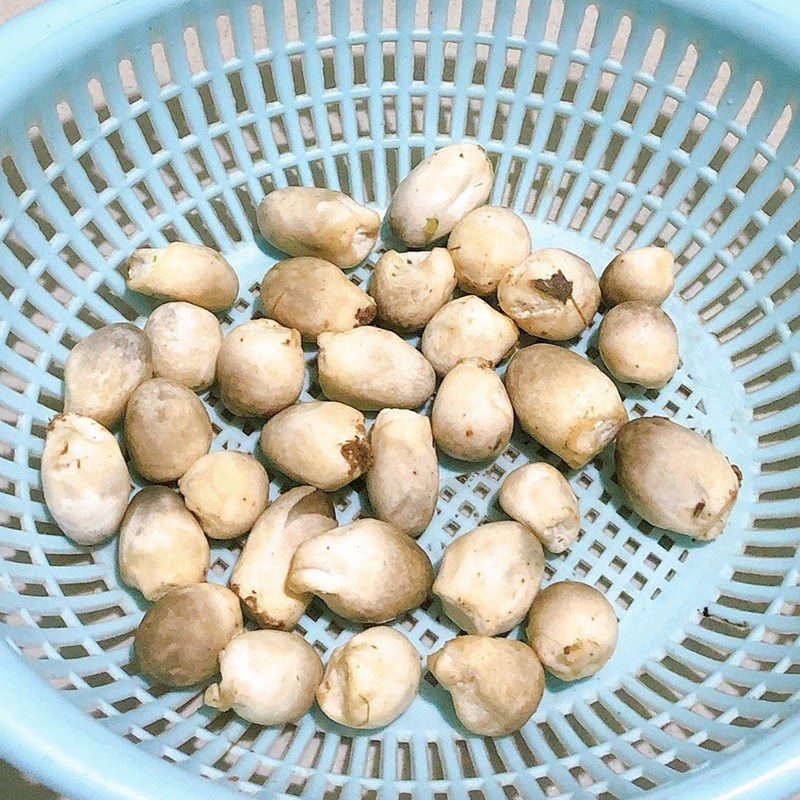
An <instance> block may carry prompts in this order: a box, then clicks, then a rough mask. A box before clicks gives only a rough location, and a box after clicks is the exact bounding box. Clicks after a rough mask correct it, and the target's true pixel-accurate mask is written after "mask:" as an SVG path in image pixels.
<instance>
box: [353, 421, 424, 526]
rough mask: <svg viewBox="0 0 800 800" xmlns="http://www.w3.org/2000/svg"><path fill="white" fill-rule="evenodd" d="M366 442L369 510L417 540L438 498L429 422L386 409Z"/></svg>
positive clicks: (375, 423)
mask: <svg viewBox="0 0 800 800" xmlns="http://www.w3.org/2000/svg"><path fill="white" fill-rule="evenodd" d="M369 441H370V447H371V448H372V466H371V467H370V469H369V472H368V473H367V479H366V482H367V494H368V495H369V503H370V505H371V506H372V510H373V511H374V512H375V515H376V516H377V517H378V519H380V520H382V521H383V522H388V523H389V524H390V525H393V526H394V527H395V528H397V529H398V530H399V531H402V532H403V533H405V534H407V535H408V536H413V537H414V538H416V537H418V536H420V535H421V534H422V533H423V531H424V530H425V529H426V528H427V527H428V525H429V523H430V521H431V520H432V519H433V515H434V514H435V513H436V501H437V500H438V498H439V462H438V460H437V458H436V448H434V446H433V436H432V434H431V423H430V421H429V420H428V418H427V417H424V416H423V415H422V414H416V413H414V412H413V411H405V410H398V409H393V408H387V409H384V410H383V411H381V413H380V414H378V416H377V418H376V419H375V422H374V424H373V426H372V429H371V430H370V432H369Z"/></svg>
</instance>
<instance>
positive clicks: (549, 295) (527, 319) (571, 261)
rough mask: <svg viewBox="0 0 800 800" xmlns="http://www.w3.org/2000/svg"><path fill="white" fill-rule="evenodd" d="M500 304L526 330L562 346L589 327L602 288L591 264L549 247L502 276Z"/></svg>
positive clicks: (499, 294)
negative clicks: (557, 342) (560, 343)
mask: <svg viewBox="0 0 800 800" xmlns="http://www.w3.org/2000/svg"><path fill="white" fill-rule="evenodd" d="M497 299H498V301H499V303H500V308H502V309H503V311H505V313H506V314H508V316H509V317H511V319H513V320H514V322H516V323H517V325H519V327H520V328H522V330H524V331H527V332H528V333H530V334H532V335H533V336H538V337H539V338H540V339H549V340H550V341H559V342H560V341H563V340H565V339H572V338H573V337H575V336H577V335H578V334H579V333H581V332H582V331H584V330H586V328H588V327H589V325H590V324H591V322H592V319H593V318H594V315H595V314H596V313H597V309H598V308H599V307H600V284H599V283H598V282H597V277H596V276H595V274H594V271H593V270H592V268H591V266H590V265H589V262H588V261H585V260H584V259H582V258H580V257H579V256H576V255H575V254H574V253H569V252H567V251H566V250H559V249H558V248H555V247H548V248H546V249H544V250H535V251H534V252H533V253H531V254H530V256H528V258H526V259H525V260H524V261H523V262H522V263H520V264H517V266H515V267H512V268H511V269H509V270H508V271H507V272H506V273H505V274H504V275H503V277H502V279H501V281H500V284H499V285H498V287H497Z"/></svg>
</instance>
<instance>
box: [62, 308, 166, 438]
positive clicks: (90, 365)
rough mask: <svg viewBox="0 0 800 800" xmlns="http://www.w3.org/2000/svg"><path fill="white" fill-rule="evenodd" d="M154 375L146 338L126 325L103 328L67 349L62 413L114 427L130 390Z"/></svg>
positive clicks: (120, 323)
mask: <svg viewBox="0 0 800 800" xmlns="http://www.w3.org/2000/svg"><path fill="white" fill-rule="evenodd" d="M152 374H153V361H152V355H151V351H150V344H149V342H148V340H147V337H146V336H145V335H144V334H143V333H142V332H141V331H140V330H139V329H138V328H137V327H136V326H135V325H129V324H128V323H127V322H117V323H114V324H113V325H106V326H105V327H103V328H100V329H98V330H96V331H94V332H93V333H91V334H89V336H87V337H86V338H85V339H81V341H79V342H78V343H77V344H76V345H75V346H74V347H73V348H72V350H70V352H69V355H68V356H67V363H66V365H65V366H64V412H65V413H72V414H80V415H81V416H84V417H91V418H92V419H95V420H97V422H99V423H100V424H101V425H105V426H106V428H113V427H114V426H115V425H116V424H117V423H118V422H119V421H120V420H121V419H122V417H123V415H124V414H125V407H126V406H127V405H128V400H129V399H130V396H131V395H132V394H133V390H134V389H135V388H136V387H137V386H138V385H139V384H140V383H142V382H143V381H146V380H147V379H148V378H149V377H150V376H151V375H152Z"/></svg>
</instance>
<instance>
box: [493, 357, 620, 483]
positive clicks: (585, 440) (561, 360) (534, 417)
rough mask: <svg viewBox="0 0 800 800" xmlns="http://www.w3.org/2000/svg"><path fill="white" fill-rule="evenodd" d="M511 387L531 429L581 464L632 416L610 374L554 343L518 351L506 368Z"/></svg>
mask: <svg viewBox="0 0 800 800" xmlns="http://www.w3.org/2000/svg"><path fill="white" fill-rule="evenodd" d="M506 389H507V390H508V396H509V397H510V398H511V404H512V405H513V406H514V411H515V412H516V414H517V417H518V418H519V421H520V424H521V425H522V427H523V428H524V429H525V431H527V432H528V433H529V434H530V435H531V436H533V438H534V439H536V441H538V442H540V443H541V444H543V445H544V446H545V447H546V448H547V449H548V450H551V451H552V452H554V453H555V454H556V455H557V456H560V457H561V458H563V459H564V461H566V462H567V464H569V465H570V466H571V467H574V468H576V469H577V468H578V467H582V466H583V465H584V464H586V463H587V462H589V461H591V459H593V458H594V457H595V456H596V455H597V454H598V453H599V452H600V451H601V450H602V449H603V448H604V447H605V446H606V445H607V444H608V443H609V442H610V441H611V440H612V439H613V438H614V437H615V436H616V434H617V431H618V430H619V429H620V427H622V425H624V424H625V422H626V421H627V419H628V413H627V412H626V411H625V407H624V406H623V405H622V398H621V397H620V396H619V392H618V391H617V388H616V386H614V383H613V382H612V381H611V379H610V378H608V377H607V376H606V375H604V374H603V373H602V372H601V371H600V370H599V369H598V368H597V367H596V366H595V365H594V364H592V363H591V362H590V361H588V360H587V359H585V358H584V357H583V356H580V355H578V354H577V353H573V352H570V351H569V350H565V349H564V348H563V347H558V346H556V345H552V344H534V345H531V346H530V347H525V348H523V349H522V350H520V351H518V352H517V353H516V354H515V355H514V357H513V358H512V359H511V362H510V363H509V365H508V369H507V370H506Z"/></svg>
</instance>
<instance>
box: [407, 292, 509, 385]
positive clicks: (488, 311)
mask: <svg viewBox="0 0 800 800" xmlns="http://www.w3.org/2000/svg"><path fill="white" fill-rule="evenodd" d="M518 338H519V331H518V330H517V326H516V324H515V323H514V322H513V320H510V319H509V318H508V317H506V316H504V315H503V314H501V313H500V312H499V311H495V310H494V309H493V308H492V307H491V306H490V305H489V304H488V303H487V302H486V301H485V300H481V299H480V297H475V296H474V295H469V296H467V297H460V298H458V300H451V301H450V302H449V303H447V304H446V305H444V306H442V308H440V309H439V310H438V311H437V312H436V313H435V314H434V315H433V318H432V319H431V321H430V322H429V323H428V325H427V327H426V328H425V331H424V333H423V334H422V343H421V345H420V346H421V349H422V354H423V355H424V356H425V358H427V359H428V361H430V363H431V364H432V365H433V368H434V369H435V370H436V374H437V375H439V376H440V377H441V376H443V375H446V374H447V373H448V372H449V371H450V370H451V369H453V367H454V366H455V365H456V364H458V362H459V361H462V360H463V359H465V358H484V359H486V360H487V361H489V362H491V364H492V366H497V364H498V363H499V362H500V361H501V360H502V359H503V358H504V357H505V355H506V354H507V353H508V352H509V351H510V350H511V349H512V348H513V347H514V346H515V345H516V343H517V339H518Z"/></svg>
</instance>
